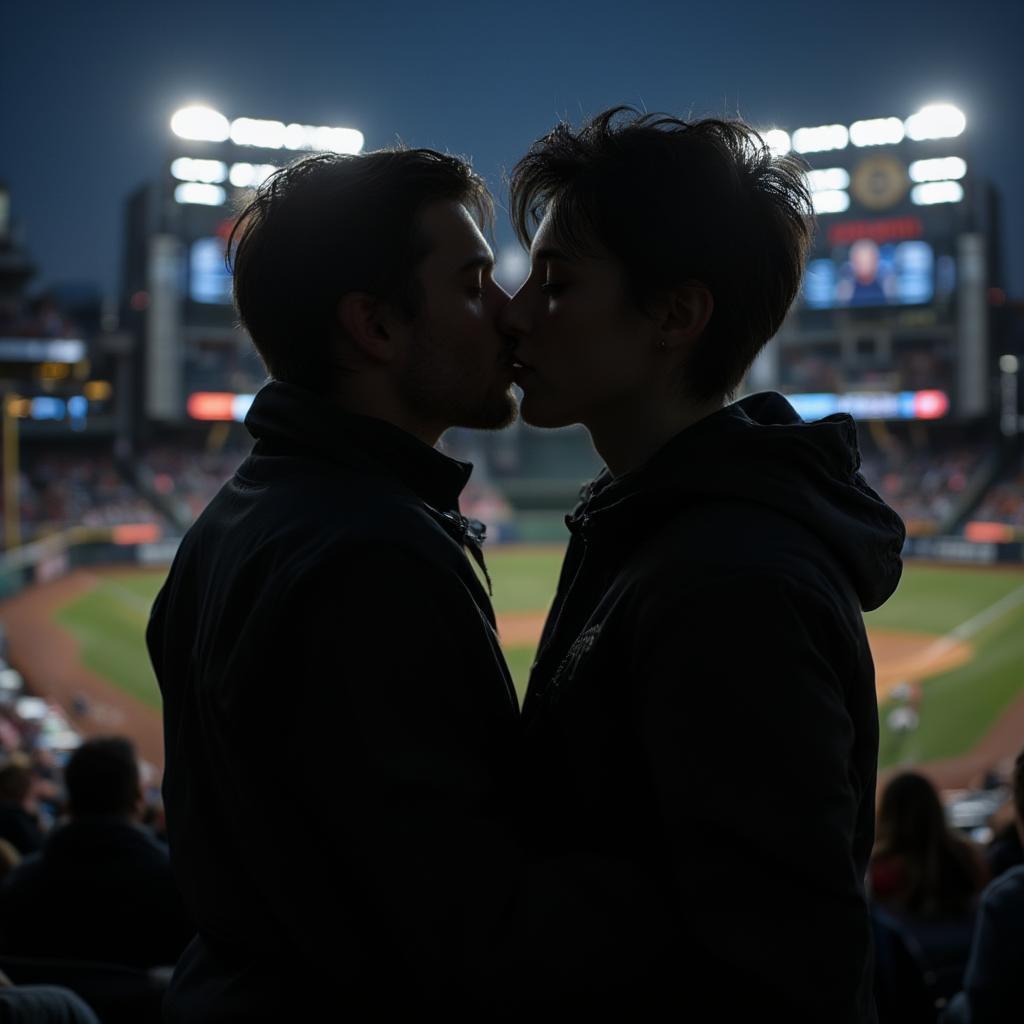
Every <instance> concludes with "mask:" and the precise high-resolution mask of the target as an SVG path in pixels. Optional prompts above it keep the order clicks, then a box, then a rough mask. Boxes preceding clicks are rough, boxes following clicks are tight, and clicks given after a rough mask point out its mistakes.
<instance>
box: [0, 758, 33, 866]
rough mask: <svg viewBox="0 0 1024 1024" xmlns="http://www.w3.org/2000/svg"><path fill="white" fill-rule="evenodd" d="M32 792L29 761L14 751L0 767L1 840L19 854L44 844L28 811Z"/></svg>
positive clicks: (29, 851)
mask: <svg viewBox="0 0 1024 1024" xmlns="http://www.w3.org/2000/svg"><path fill="white" fill-rule="evenodd" d="M31 793H32V765H31V762H30V761H29V758H28V756H27V755H26V754H23V753H21V752H20V751H15V752H13V753H11V754H9V755H8V756H7V757H6V758H5V759H4V761H3V763H2V764H0V839H5V840H6V841H7V842H9V843H10V844H11V845H12V846H13V847H14V849H15V850H17V851H18V853H21V854H26V853H35V852H36V851H37V850H39V849H40V848H41V847H42V845H43V832H42V829H40V827H39V821H38V818H37V817H36V815H35V814H34V813H32V811H31V810H30V809H29V801H30V798H31Z"/></svg>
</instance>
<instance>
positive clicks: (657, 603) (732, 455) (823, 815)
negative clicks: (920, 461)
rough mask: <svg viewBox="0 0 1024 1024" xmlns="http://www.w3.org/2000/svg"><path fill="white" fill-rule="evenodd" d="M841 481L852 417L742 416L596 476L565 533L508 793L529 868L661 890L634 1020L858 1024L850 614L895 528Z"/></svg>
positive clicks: (880, 567)
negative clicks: (622, 869) (564, 867)
mask: <svg viewBox="0 0 1024 1024" xmlns="http://www.w3.org/2000/svg"><path fill="white" fill-rule="evenodd" d="M858 466H859V455H858V451H857V443H856V430H855V426H854V423H853V421H852V420H851V419H850V418H849V417H848V416H842V415H840V416H831V417H829V418H828V419H825V420H822V421H820V422H815V423H805V422H803V421H802V420H801V419H800V418H799V416H798V415H797V414H796V412H795V411H794V410H793V409H792V407H791V406H790V405H789V403H788V402H786V400H785V399H784V398H782V396H780V395H777V394H774V393H768V394H760V395H754V396H752V397H750V398H747V399H744V400H742V401H740V402H738V403H735V404H733V405H730V406H728V407H726V408H724V409H722V410H720V411H718V412H716V413H714V414H712V415H711V416H708V417H706V418H705V419H703V420H701V421H698V422H697V423H696V424H694V425H692V426H691V427H689V428H687V429H686V430H684V431H683V432H681V433H680V434H679V435H677V436H676V437H675V438H674V439H673V440H672V441H670V442H669V443H668V444H667V445H665V447H664V448H662V449H661V450H660V451H659V452H658V453H657V454H656V455H655V456H654V457H652V458H651V459H650V460H649V461H648V462H647V463H646V464H645V465H644V466H642V467H641V468H639V469H637V470H635V471H633V472H631V473H628V474H625V475H623V476H621V477H620V478H617V479H613V478H612V477H611V476H610V474H609V473H608V472H607V471H605V472H603V473H602V474H601V475H600V476H598V478H597V479H596V480H595V481H593V482H592V483H591V484H589V485H588V486H587V487H586V488H584V491H583V495H582V501H581V503H580V505H579V506H578V507H577V509H576V510H575V511H574V512H573V514H572V515H571V516H568V517H567V518H566V521H567V525H568V527H569V530H570V533H571V541H570V544H569V548H568V551H567V553H566V557H565V562H564V565H563V568H562V573H561V578H560V580H559V585H558V591H557V594H556V597H555V601H554V604H553V605H552V608H551V611H550V613H549V616H548V619H547V623H546V626H545V629H544V633H543V637H542V640H541V643H540V647H539V650H538V655H537V659H536V662H535V664H534V666H533V669H532V672H531V677H530V684H529V688H528V692H527V696H526V700H525V703H524V707H523V717H524V727H525V729H526V733H527V741H528V748H527V749H528V763H529V764H530V766H531V771H530V779H529V781H528V783H527V794H526V795H527V799H528V800H530V801H531V802H532V804H533V806H534V808H535V811H536V821H537V823H538V829H537V833H536V837H535V841H536V842H537V844H538V845H539V846H540V847H547V848H557V847H558V846H560V845H564V846H568V847H574V846H582V847H589V848H592V849H596V850H601V851H604V852H606V853H608V854H609V855H611V856H615V857H622V858H624V859H631V860H633V861H634V862H637V863H641V864H643V865H645V867H646V870H647V871H648V872H649V873H650V877H651V878H652V879H660V880H661V881H660V887H661V892H662V893H663V894H664V900H665V903H664V906H662V907H659V908H657V913H655V912H654V908H652V921H653V920H654V918H655V917H657V916H658V914H660V913H661V912H667V913H668V915H669V916H670V918H671V919H672V921H673V925H672V935H671V937H670V938H669V939H668V940H667V941H668V946H667V949H668V952H667V954H666V956H665V958H664V959H663V960H661V961H660V962H658V963H655V962H653V961H652V963H651V968H650V971H649V973H648V977H647V978H646V980H645V982H644V983H643V984H642V985H640V986H638V988H637V1006H640V1005H645V1004H644V1000H649V1001H650V1003H651V1005H652V1006H658V1005H661V1004H663V1002H664V1000H665V999H675V1000H681V1001H680V1002H679V1005H680V1007H684V1006H688V1007H691V1008H696V1007H698V1006H699V1007H700V1008H702V1009H705V1010H712V1011H714V1012H717V1013H720V1014H721V1016H720V1017H714V1018H713V1019H723V1020H725V1019H737V1020H738V1019H755V1018H754V1017H750V1016H748V1015H749V1014H761V1013H766V1014H770V1016H771V1019H779V1020H786V1021H790V1022H793V1021H808V1022H810V1021H815V1022H822V1021H828V1022H830V1024H843V1022H858V1024H859V1022H865V1021H871V1020H874V1004H873V995H872V971H871V947H870V927H869V920H868V913H867V906H866V902H865V895H864V875H865V871H866V867H867V862H868V857H869V854H870V850H871V845H872V839H873V818H874V795H875V774H876V761H877V752H878V722H877V707H876V698H875V688H874V669H873V663H872V659H871V651H870V649H869V647H868V641H867V636H866V634H865V629H864V623H863V618H862V614H861V613H862V611H865V610H869V609H872V608H876V607H878V606H879V605H880V604H882V603H883V602H884V601H885V600H886V599H887V598H888V597H889V596H890V595H891V594H892V593H893V591H894V590H895V589H896V586H897V583H898V582H899V578H900V572H901V558H900V552H901V549H902V544H903V539H904V529H903V524H902V522H901V521H900V520H899V518H898V517H897V516H896V515H895V513H894V512H892V511H891V510H890V509H889V508H888V507H887V506H886V505H885V504H884V503H883V502H882V501H881V499H880V498H879V497H878V496H877V495H876V494H875V493H874V491H872V490H871V488H870V487H868V485H867V484H866V483H865V481H864V480H863V478H862V477H861V476H860V474H859V473H858V472H857V470H858ZM655 926H656V925H652V927H655ZM637 927H638V929H643V928H644V924H643V919H642V915H641V918H640V920H639V922H638V924H637ZM735 1014H740V1015H741V1016H735ZM758 1019H759V1018H758ZM765 1019H767V1018H765Z"/></svg>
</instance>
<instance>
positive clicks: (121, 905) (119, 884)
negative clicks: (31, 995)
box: [0, 738, 193, 967]
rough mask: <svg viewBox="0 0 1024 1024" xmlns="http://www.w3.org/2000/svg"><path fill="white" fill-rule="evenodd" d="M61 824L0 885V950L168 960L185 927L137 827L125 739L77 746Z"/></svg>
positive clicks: (159, 861)
mask: <svg viewBox="0 0 1024 1024" xmlns="http://www.w3.org/2000/svg"><path fill="white" fill-rule="evenodd" d="M65 784H66V786H67V792H68V803H69V811H70V821H69V822H68V823H67V824H64V825H62V826H60V827H58V828H55V829H54V830H53V832H51V833H50V835H49V836H48V837H47V839H46V842H45V845H44V847H43V849H42V851H41V852H40V853H39V854H36V855H34V856H31V857H28V858H26V859H25V861H24V862H23V863H22V864H21V865H20V866H19V867H18V868H16V869H15V870H14V872H12V874H11V876H10V877H9V878H8V879H7V881H6V883H5V884H4V886H3V888H2V889H0V928H2V932H3V934H2V945H3V949H4V950H5V951H6V952H8V953H11V954H15V955H21V956H39V957H59V958H66V959H88V960H97V961H104V962H109V963H117V964H125V965H128V966H135V967H152V966H156V965H159V964H173V963H174V962H175V961H176V960H177V958H178V955H179V954H180V953H181V950H182V949H183V948H184V946H185V944H186V943H187V942H188V940H189V939H190V938H191V936H192V932H193V929H192V927H191V925H190V924H189V922H188V921H187V920H186V917H185V913H184V909H183V906H182V903H181V899H180V896H179V895H178V892H177V889H176V887H175V885H174V881H173V878H172V875H171V869H170V861H169V857H168V854H167V850H166V849H165V848H164V847H163V846H162V845H161V844H159V843H157V842H156V841H155V840H154V839H153V838H151V837H150V836H149V835H148V834H147V833H146V832H145V831H144V830H143V829H142V828H141V827H140V826H139V825H138V823H137V822H138V814H139V810H140V804H141V792H140V788H139V769H138V762H137V760H136V756H135V750H134V748H133V747H132V745H131V743H130V742H129V741H128V740H124V739H117V738H112V739H95V740H89V741H87V742H86V743H83V744H82V746H80V747H79V748H78V749H77V750H76V751H75V752H74V754H72V756H71V759H70V760H69V761H68V764H67V768H66V769H65Z"/></svg>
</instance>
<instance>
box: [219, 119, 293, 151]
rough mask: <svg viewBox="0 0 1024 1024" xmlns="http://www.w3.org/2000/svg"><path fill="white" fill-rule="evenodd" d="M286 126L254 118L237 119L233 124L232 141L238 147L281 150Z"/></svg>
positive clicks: (278, 122) (277, 122)
mask: <svg viewBox="0 0 1024 1024" xmlns="http://www.w3.org/2000/svg"><path fill="white" fill-rule="evenodd" d="M285 131H286V129H285V126H284V124H283V123H282V122H280V121H260V120H258V119H257V118H254V117H236V118H235V119H234V121H232V122H231V141H232V142H233V143H235V145H237V146H260V147H261V148H263V149H281V148H282V147H283V146H284V137H285Z"/></svg>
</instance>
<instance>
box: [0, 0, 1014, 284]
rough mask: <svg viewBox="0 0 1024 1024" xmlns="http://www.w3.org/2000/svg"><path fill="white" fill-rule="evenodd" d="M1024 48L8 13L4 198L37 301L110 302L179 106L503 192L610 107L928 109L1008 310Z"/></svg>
mask: <svg viewBox="0 0 1024 1024" xmlns="http://www.w3.org/2000/svg"><path fill="white" fill-rule="evenodd" d="M1022 39H1024V4H1022V3H1021V2H1020V0H1002V2H996V0H972V2H969V3H968V2H963V3H949V2H943V0H939V2H933V3H899V2H895V0H891V2H886V3H878V2H874V0H872V2H847V3H843V4H836V3H831V2H827V0H819V2H818V3H785V2H779V3H773V4H767V3H761V2H758V3H743V2H737V0H720V2H714V3H706V4H701V5H696V4H686V3H655V2H650V0H633V2H629V3H624V2H623V3H616V4H611V3H605V2H601V0H573V2H570V3H558V2H557V0H549V2H547V3H543V2H534V0H528V2H523V3H519V4H514V3H501V4H489V3H486V2H476V3H464V2H459V0H456V2H447V3H441V4H438V5H433V4H429V5H428V4H425V3H396V2H388V0H380V2H372V0H371V2H363V3H360V4H349V3H319V2H302V0H292V2H290V3H285V2H278V3H274V4H264V3H260V2H259V0H254V2H250V3H239V2H234V0H231V2H216V0H207V2H205V3H196V2H192V0H179V2H177V3H174V4H159V5H158V4H153V5H150V4H139V3H137V2H133V3H121V2H106V3H104V2H101V0H100V2H93V3H83V2H80V0H78V2H74V3H68V2H49V3H48V2H45V0H42V2H39V3H33V4H28V3H21V4H17V3H11V4H8V5H7V6H6V8H5V13H4V15H3V19H2V25H0V180H4V181H6V182H7V183H8V185H9V186H10V188H11V192H12V212H13V214H14V217H15V219H16V221H17V222H18V223H19V224H20V226H21V229H22V233H23V236H24V237H25V239H26V241H27V242H28V244H29V246H30V248H31V250H32V253H33V255H34V257H35V259H36V261H37V263H38V265H39V267H40V275H39V277H38V278H37V279H36V282H35V284H36V286H39V285H40V284H42V283H44V282H54V281H63V280H68V279H77V280H94V281H97V282H98V283H99V284H100V285H101V286H102V287H103V288H104V290H106V291H107V292H109V293H111V294H113V292H114V290H115V289H116V286H117V279H118V273H119V270H118V267H119V260H120V239H121V215H122V203H123V200H124V197H125V196H126V194H127V193H128V192H129V191H130V190H131V189H133V188H134V187H136V186H137V185H138V184H139V183H141V182H142V181H144V180H146V179H147V178H149V177H152V176H153V175H155V174H158V173H160V172H161V170H162V166H163V160H164V154H165V147H166V142H167V137H168V131H169V129H168V119H169V117H170V115H171V113H172V112H173V111H174V110H175V109H177V108H178V107H179V106H181V105H183V104H185V103H187V102H190V101H197V100H200V101H205V102H206V103H208V104H210V105H211V106H214V107H216V108H218V109H220V110H221V111H223V112H224V113H225V114H226V115H227V116H228V117H238V116H250V117H264V118H276V119H280V120H284V121H286V122H289V121H300V122H304V123H306V124H333V125H348V126H352V127H355V128H359V129H360V130H361V131H363V133H364V134H365V136H366V145H367V148H376V147H378V146H382V145H387V144H389V143H391V142H393V141H394V140H395V138H396V136H398V137H401V138H402V139H403V140H404V141H406V142H408V143H410V144H415V145H426V146H433V147H436V148H446V149H449V150H452V151H453V152H458V153H462V154H465V155H468V156H470V157H472V158H473V161H474V163H475V166H476V167H477V169H478V170H479V171H480V172H481V173H482V174H484V176H485V177H486V178H487V179H488V180H489V181H490V183H491V184H492V187H500V184H501V175H502V172H503V171H504V170H505V169H507V168H508V167H509V166H511V164H512V163H514V162H515V160H516V158H517V157H518V156H519V155H521V153H522V152H523V150H524V149H525V148H526V147H527V146H528V145H529V144H530V142H531V141H532V140H533V139H534V138H535V137H536V136H538V135H539V134H541V133H543V132H544V131H545V130H547V129H548V128H549V127H550V126H551V125H552V124H553V123H554V121H555V120H556V119H557V118H558V117H565V116H567V117H569V118H570V119H573V120H578V119H579V118H580V117H581V116H582V115H583V114H589V113H594V112H596V111H597V110H600V109H602V108H603V107H606V106H610V105H612V104H614V103H621V102H626V103H632V104H635V105H640V106H644V107H646V108H647V109H650V110H667V111H670V112H673V113H682V114H692V115H695V116H698V115H707V114H717V115H722V114H727V115H735V114H736V113H739V114H740V115H742V116H744V117H746V118H748V119H749V120H751V121H753V122H754V123H757V124H765V123H771V122H775V123H778V124H779V125H781V126H783V127H787V128H790V129H792V128H796V127H799V126H800V125H813V124H823V123H832V122H839V123H847V124H848V123H850V122H851V121H853V120H857V119H858V118H868V117H880V116H891V115H896V116H900V117H905V116H907V115H908V114H910V113H912V112H914V111H915V110H916V109H918V108H919V107H920V106H922V105H924V104H925V103H927V102H931V101H935V100H945V101H950V102H954V103H956V104H957V105H958V106H960V107H961V109H963V110H964V112H965V113H966V114H967V118H968V131H969V132H970V151H969V162H970V163H972V165H973V168H974V170H975V171H977V172H980V173H982V174H984V175H986V176H989V177H991V178H992V179H994V180H995V181H996V182H997V184H998V185H999V186H1000V187H1001V190H1002V193H1003V198H1004V202H1005V211H1006V252H1007V257H1008V260H1007V263H1008V265H1007V270H1008V283H1009V291H1010V293H1011V294H1012V295H1014V296H1016V297H1018V298H1024V195H1022V190H1024V175H1022V174H1021V168H1022V164H1024V142H1022V133H1024V129H1022V127H1021V114H1022V104H1024V60H1022V59H1021V53H1020V47H1021V40H1022ZM508 238H509V232H508V230H507V228H505V227H504V226H502V227H501V229H500V230H499V240H508Z"/></svg>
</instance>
